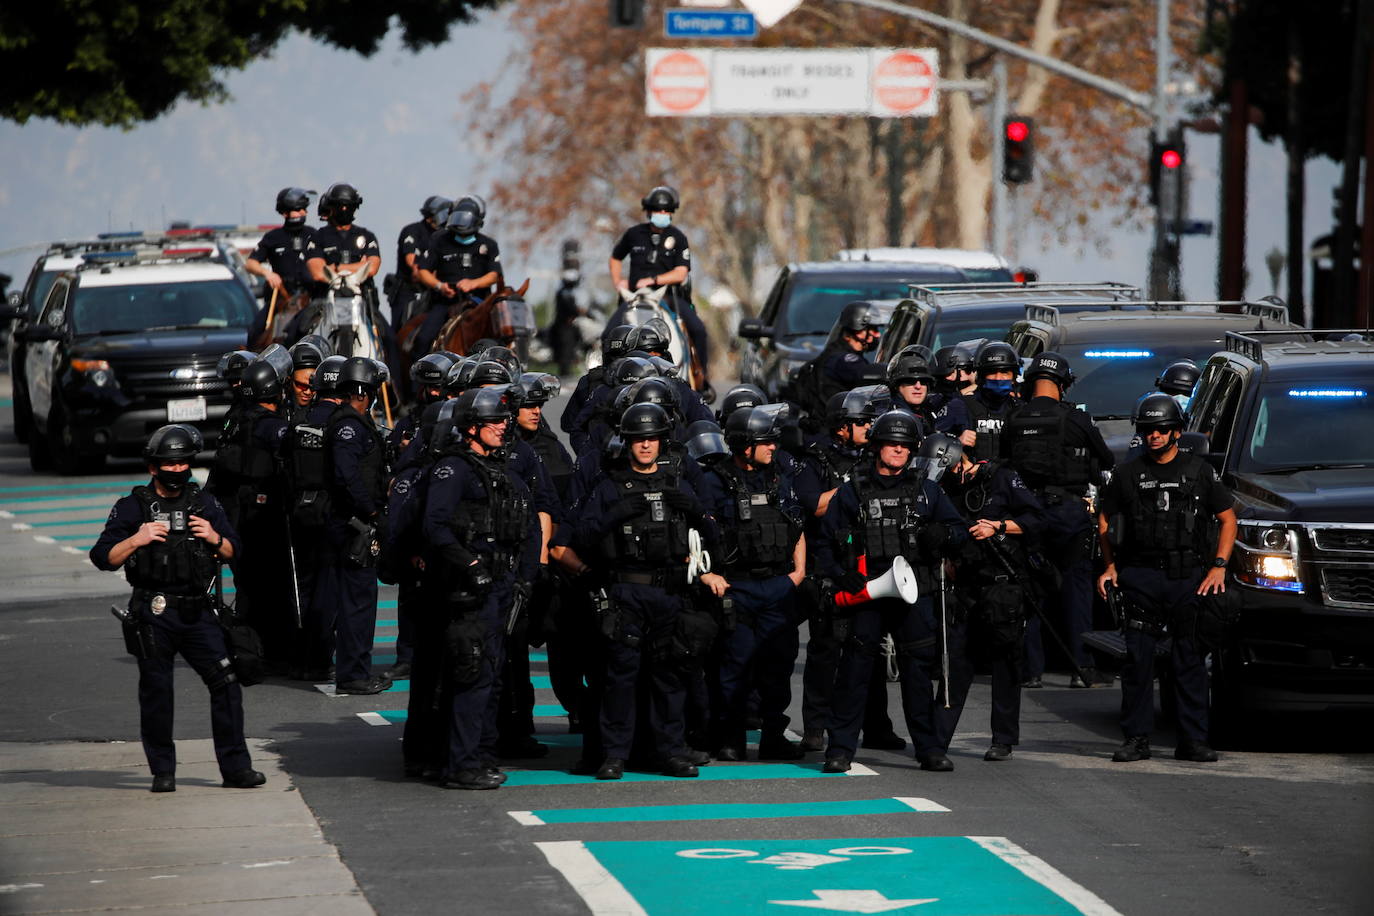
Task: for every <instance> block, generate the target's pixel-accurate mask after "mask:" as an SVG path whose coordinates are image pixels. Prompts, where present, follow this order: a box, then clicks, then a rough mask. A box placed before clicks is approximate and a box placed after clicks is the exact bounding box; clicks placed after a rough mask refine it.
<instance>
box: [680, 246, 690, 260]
mask: <svg viewBox="0 0 1374 916" xmlns="http://www.w3.org/2000/svg"><path fill="white" fill-rule="evenodd" d="M682 260H684V261H690V260H692V249H690V248H684V249H682Z"/></svg>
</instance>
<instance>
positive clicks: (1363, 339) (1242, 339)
mask: <svg viewBox="0 0 1374 916" xmlns="http://www.w3.org/2000/svg"><path fill="white" fill-rule="evenodd" d="M1337 335H1340V336H1339V337H1337ZM1349 335H1355V336H1357V337H1358V338H1359V339H1358V340H1345V339H1344V338H1345V337H1346V336H1349ZM1280 337H1282V338H1285V339H1283V340H1280V339H1279V338H1280ZM1293 338H1305V339H1293ZM1333 338H1334V339H1333ZM1266 339H1268V340H1269V341H1270V343H1272V344H1285V343H1332V344H1337V343H1360V344H1374V333H1371V332H1370V330H1369V328H1293V329H1291V330H1287V331H1285V330H1276V331H1227V332H1226V349H1227V350H1228V351H1229V352H1231V353H1239V354H1240V355H1241V356H1244V357H1246V358H1247V359H1252V360H1254V361H1255V362H1260V361H1261V360H1262V359H1264V342H1265V340H1266Z"/></svg>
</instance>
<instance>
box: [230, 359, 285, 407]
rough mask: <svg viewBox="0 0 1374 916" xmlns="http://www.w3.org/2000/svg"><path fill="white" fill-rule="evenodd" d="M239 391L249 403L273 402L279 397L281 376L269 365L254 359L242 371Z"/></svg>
mask: <svg viewBox="0 0 1374 916" xmlns="http://www.w3.org/2000/svg"><path fill="white" fill-rule="evenodd" d="M239 391H241V392H243V396H244V398H246V399H247V400H250V401H275V400H277V399H278V398H280V397H281V376H280V375H278V374H277V370H276V369H275V368H273V366H272V364H271V363H268V362H264V361H263V360H260V359H255V360H253V361H252V362H251V363H249V364H248V365H247V367H246V368H245V369H244V370H243V379H242V380H241V382H240V384H239Z"/></svg>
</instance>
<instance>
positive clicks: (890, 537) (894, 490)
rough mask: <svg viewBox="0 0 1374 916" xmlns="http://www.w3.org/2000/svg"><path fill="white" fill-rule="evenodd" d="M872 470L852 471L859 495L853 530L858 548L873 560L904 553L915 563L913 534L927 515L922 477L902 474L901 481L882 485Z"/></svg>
mask: <svg viewBox="0 0 1374 916" xmlns="http://www.w3.org/2000/svg"><path fill="white" fill-rule="evenodd" d="M874 475H876V471H875V470H871V469H865V470H863V471H860V472H858V473H856V474H855V475H854V479H853V481H852V483H853V486H854V491H855V493H856V494H857V495H858V498H859V520H858V526H857V530H856V531H855V532H854V535H855V540H856V541H858V543H859V547H860V548H861V550H860V552H861V553H863V554H864V555H865V556H867V557H868V561H869V563H870V564H873V563H875V561H886V562H888V563H890V562H891V561H892V560H893V559H894V558H896V557H899V556H902V557H906V558H907V560H908V561H911V562H912V563H913V565H915V562H914V559H913V558H914V557H915V555H916V553H917V552H918V547H917V541H916V536H917V535H918V534H919V533H920V531H921V526H922V525H924V524H925V520H926V519H927V518H929V517H930V510H931V506H930V501H929V500H928V499H927V498H926V494H925V488H924V487H923V486H922V483H923V481H924V478H922V477H916V476H914V475H911V474H904V475H903V476H902V480H901V482H900V483H898V484H896V485H895V486H892V487H888V488H883V487H880V486H879V485H878V484H877V481H876V480H875V479H874Z"/></svg>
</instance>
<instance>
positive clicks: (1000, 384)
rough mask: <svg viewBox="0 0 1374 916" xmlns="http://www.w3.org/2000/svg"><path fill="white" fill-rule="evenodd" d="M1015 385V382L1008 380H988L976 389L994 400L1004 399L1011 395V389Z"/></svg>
mask: <svg viewBox="0 0 1374 916" xmlns="http://www.w3.org/2000/svg"><path fill="white" fill-rule="evenodd" d="M1015 384H1016V382H1015V381H1014V380H1012V379H1009V378H990V379H984V380H983V383H982V384H981V385H979V386H978V387H980V388H982V389H983V390H984V391H986V392H987V393H988V394H990V395H992V396H993V397H995V398H1005V397H1006V396H1007V395H1009V394H1011V389H1012V387H1013V386H1014V385H1015Z"/></svg>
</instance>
